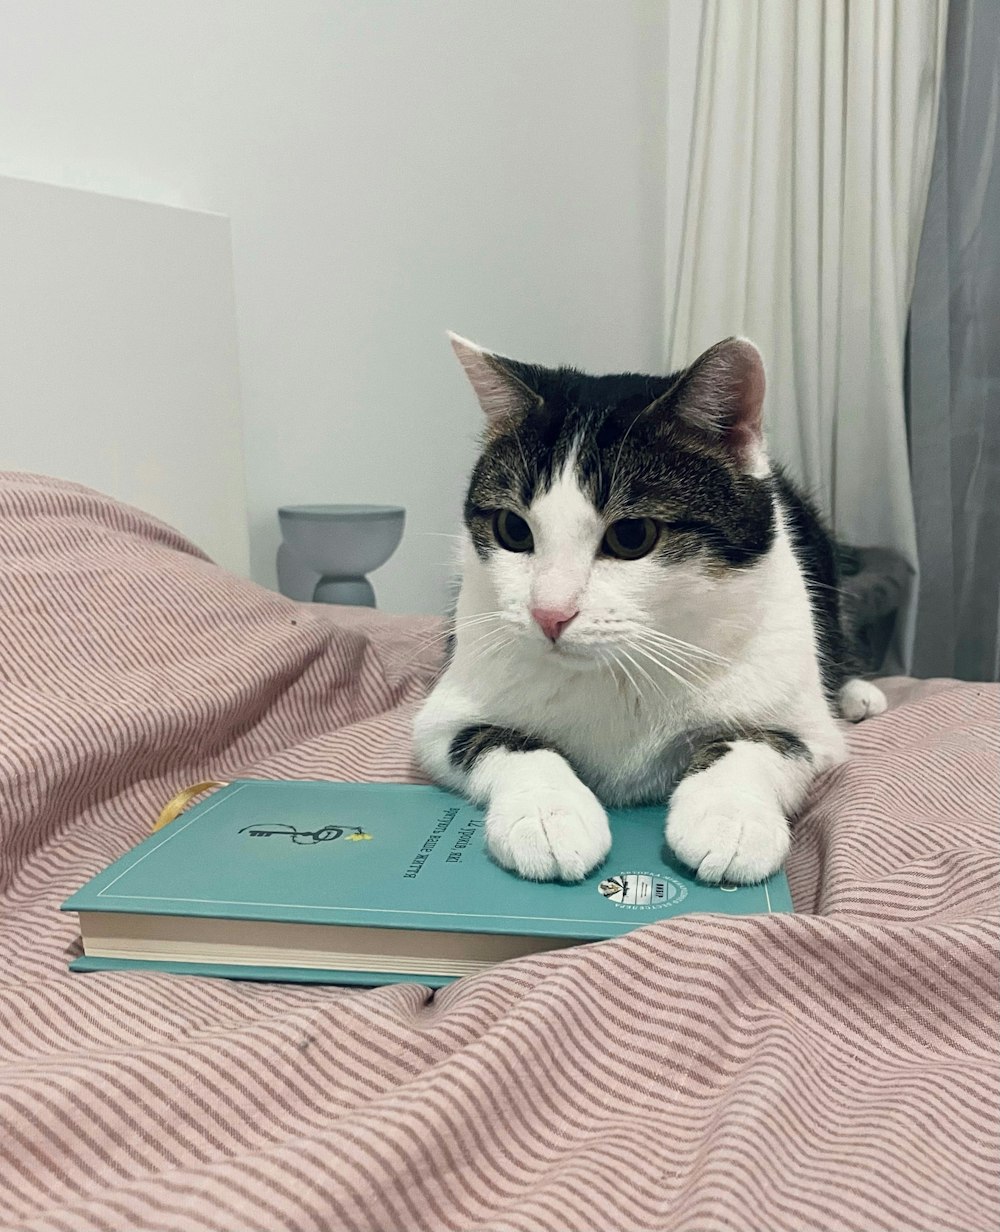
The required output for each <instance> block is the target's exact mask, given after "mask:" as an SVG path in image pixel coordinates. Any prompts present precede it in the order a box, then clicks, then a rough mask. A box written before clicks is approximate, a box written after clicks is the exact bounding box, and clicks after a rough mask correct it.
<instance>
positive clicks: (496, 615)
mask: <svg viewBox="0 0 1000 1232" xmlns="http://www.w3.org/2000/svg"><path fill="white" fill-rule="evenodd" d="M502 618H503V613H501V612H480V613H479V614H477V615H475V616H465V617H462V618H461V619H460V620H458V621H455V622H449V624H448V625H447V626H446V627H445V628H444V629H439V630H438V631H437V632H435V633H431V634H429V635H427V636H426V637H424V638H423V639H421V640H420V641H418V643H417V645H416V646H415V647H414V653H417V652H419V651H421V650H424V649H426V648H427V647H429V646H433V645H434V644H435V643H447V641H448V639H449V638H451V637H457V635H458V633H459V631H461V632H463V633H464V632H465V631H466V630H470V629H474V628H476V627H477V626H479V625H483V624H487V623H488V622H490V621H497V622H500V621H501V620H502Z"/></svg>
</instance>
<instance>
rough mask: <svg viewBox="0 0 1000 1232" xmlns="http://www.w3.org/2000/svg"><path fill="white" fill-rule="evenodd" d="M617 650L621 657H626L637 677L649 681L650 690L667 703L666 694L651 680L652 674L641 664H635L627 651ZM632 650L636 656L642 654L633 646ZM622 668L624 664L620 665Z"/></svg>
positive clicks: (622, 648) (621, 648)
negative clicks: (637, 674)
mask: <svg viewBox="0 0 1000 1232" xmlns="http://www.w3.org/2000/svg"><path fill="white" fill-rule="evenodd" d="M618 649H619V651H620V652H621V653H622V654H623V655H625V657H626V658H627V659H628V661H629V662H630V663H631V664H632V666H633V667H634V668H635V670H636V671H637V672H638V673H639V675H640V676H642V677H644V678H645V679H646V680H648V681H649V683H650V685H651V686H652V688H653V690H654V692H656V693H657V694H659V696H660V697H662V698H663V700H664V701H669V698H668V697H667V695H666V693H664V691H663V689H662V688H661V687H660V686H659V684H658V683H657V682H656V680H655V679H654V678H653V676H652V674H651V673H650V671H649V670H648V669H647V668H645V667H643V665H642V664H641V663H639V662H637V661H636V660H635V659H633V658H632V656H631V655H630V654H629V652H628V651H627V650H625V649H624V647H619V648H618ZM632 649H633V650H635V651H636V653H637V654H641V653H642V651H641V650H639V648H638V647H637V646H633V647H632ZM622 666H623V667H624V664H622ZM639 696H640V697H641V696H642V694H641V692H640V693H639Z"/></svg>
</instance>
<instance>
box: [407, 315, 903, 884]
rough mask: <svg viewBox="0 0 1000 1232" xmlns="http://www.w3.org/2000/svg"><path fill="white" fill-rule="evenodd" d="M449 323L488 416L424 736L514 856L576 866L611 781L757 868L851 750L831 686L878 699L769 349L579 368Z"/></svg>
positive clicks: (599, 848)
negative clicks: (513, 353) (791, 472)
mask: <svg viewBox="0 0 1000 1232" xmlns="http://www.w3.org/2000/svg"><path fill="white" fill-rule="evenodd" d="M452 345H453V346H454V348H455V351H456V353H457V355H458V358H459V360H460V361H461V363H462V365H463V367H464V368H465V371H466V373H467V374H468V377H469V379H470V381H471V382H472V386H473V388H474V389H475V391H476V394H477V395H478V398H479V401H480V404H481V406H482V409H483V411H484V412H485V415H486V435H485V440H484V444H483V451H482V454H481V456H480V458H479V460H478V462H477V463H476V466H475V469H474V471H473V474H472V479H471V482H470V484H469V490H468V496H467V498H466V503H465V529H466V534H465V537H464V550H463V559H462V585H461V592H460V596H459V600H458V607H457V611H456V614H455V621H454V639H453V648H452V653H451V657H450V661H449V662H448V665H447V667H446V669H445V671H444V673H443V675H442V676H441V678H440V680H439V681H438V683H437V685H436V686H435V688H434V690H433V692H432V693H431V695H430V697H429V698H428V700H427V702H426V703H425V705H424V706H423V708H422V710H421V711H420V713H419V715H418V717H417V720H416V724H415V729H414V735H415V748H416V751H417V755H418V757H419V759H420V761H421V762H422V764H423V765H424V766H425V767H426V769H427V770H428V772H429V773H430V774H431V775H432V776H433V777H434V778H435V779H437V780H438V781H439V782H440V783H442V784H444V785H446V786H448V787H451V788H453V789H455V790H457V791H459V792H461V793H463V794H464V795H466V796H468V797H469V798H471V799H472V800H474V801H476V802H478V803H481V804H483V805H484V806H485V807H486V810H487V813H486V841H487V844H488V846H489V849H490V851H491V853H492V854H493V856H494V858H495V859H496V860H497V861H498V862H499V863H500V864H502V865H504V866H506V867H507V868H509V869H512V870H513V871H515V872H517V873H519V874H520V875H521V876H522V877H530V878H535V879H538V880H548V879H564V880H578V879H579V878H582V877H584V876H586V875H587V873H589V872H590V871H591V870H592V869H593V868H595V867H596V866H597V865H599V864H600V863H601V862H602V861H603V860H604V859H605V857H606V856H607V855H608V852H609V850H610V848H611V841H612V836H611V832H610V828H609V826H608V820H607V816H606V814H605V811H604V806H605V805H625V804H636V803H640V802H641V803H649V802H662V803H663V804H664V806H665V808H666V813H665V818H666V840H667V843H668V845H669V847H670V848H671V849H672V850H673V852H674V853H675V855H676V856H677V857H678V858H679V859H680V860H682V861H683V862H684V863H685V864H687V865H689V866H690V867H691V868H693V869H695V870H696V871H697V874H698V876H699V877H701V878H703V879H705V880H706V881H720V880H725V881H730V882H753V881H758V880H760V879H762V878H765V877H767V876H769V875H770V874H771V873H773V872H774V871H775V870H776V869H777V868H779V867H780V866H781V864H782V862H783V861H784V859H785V856H786V854H787V851H788V845H789V827H788V818H789V817H790V816H791V815H792V814H794V812H795V811H796V810H797V809H798V808H799V806H800V805H801V804H802V802H803V800H804V799H805V796H806V794H807V792H808V790H809V786H810V784H811V783H812V781H813V779H814V778H815V777H816V775H817V774H819V773H821V772H822V771H823V770H825V769H827V768H828V767H830V766H833V765H834V764H836V763H837V762H839V761H841V760H842V759H843V758H844V756H845V741H844V736H843V733H842V731H841V728H840V726H839V724H838V715H837V710H838V709H839V712H840V714H841V715H842V716H843V717H845V718H848V719H852V720H857V719H860V718H864V717H865V716H866V715H868V714H877V713H879V712H881V711H882V710H884V709H885V705H886V703H885V698H884V697H883V695H882V694H881V693H880V692H879V690H878V689H877V688H875V686H874V685H872V684H869V683H867V682H865V681H863V680H860V679H858V678H856V677H853V676H851V675H850V672H849V669H848V667H847V658H848V656H847V648H846V644H845V640H844V636H843V633H842V631H841V624H840V614H839V611H838V592H837V589H836V585H837V578H836V568H835V553H834V547H833V544H832V542H831V540H830V537H829V535H828V534H827V532H826V530H825V529H824V527H823V525H822V523H821V521H820V519H819V517H818V515H817V513H816V511H815V510H814V509H813V507H812V506H811V505H810V504H809V502H808V501H807V500H805V499H804V498H803V497H802V496H801V495H800V494H799V493H798V492H797V491H796V490H795V488H794V487H793V486H792V484H791V483H790V482H789V480H788V479H787V478H786V477H785V476H784V475H783V473H782V472H781V471H780V470H779V469H777V468H776V467H775V466H773V465H772V463H771V462H770V461H769V459H768V455H767V451H766V448H765V443H764V437H763V433H762V427H761V423H762V411H763V403H764V386H765V381H764V367H763V363H762V361H761V357H760V354H759V353H758V351H757V349H756V348H755V347H754V346H753V344H752V343H750V342H747V341H746V340H744V339H738V338H730V339H727V340H726V341H724V342H720V343H718V344H717V345H716V346H714V347H712V348H711V350H709V351H707V352H706V353H705V354H704V355H702V356H701V357H700V358H699V359H697V360H696V361H695V362H694V363H693V364H692V365H691V367H690V368H688V369H687V370H686V371H684V372H677V373H673V374H672V375H670V376H666V377H652V376H639V375H634V374H626V375H621V376H602V377H591V376H586V375H584V374H582V373H580V372H577V371H574V370H573V369H569V368H559V369H545V368H540V367H536V366H534V365H528V364H523V363H518V362H516V361H514V360H510V359H507V358H505V357H502V356H498V355H494V354H491V353H490V352H487V351H484V350H483V349H481V348H480V347H478V346H475V345H474V344H473V343H471V342H467V341H466V340H464V339H462V338H458V337H456V336H452ZM668 805H669V807H667V806H668Z"/></svg>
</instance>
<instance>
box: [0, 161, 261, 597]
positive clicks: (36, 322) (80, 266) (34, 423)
mask: <svg viewBox="0 0 1000 1232" xmlns="http://www.w3.org/2000/svg"><path fill="white" fill-rule="evenodd" d="M0 220H2V225H0V374H2V375H0V424H2V425H3V427H2V431H0V470H18V471H35V472H41V473H43V474H50V475H56V476H57V477H59V478H69V479H74V480H76V481H77V482H78V483H85V484H87V485H88V486H89V487H92V488H98V489H99V490H100V491H102V492H107V493H109V494H110V495H112V496H115V497H117V498H118V499H119V500H123V501H126V502H128V503H129V504H131V505H138V506H139V507H140V508H143V509H146V510H148V511H149V512H150V513H152V514H155V515H156V517H158V518H161V519H162V520H163V521H164V522H167V523H168V524H169V525H171V526H175V527H177V529H178V530H180V531H181V532H182V533H183V534H185V535H187V536H188V537H189V538H191V539H194V540H195V541H196V542H197V543H199V544H200V545H201V546H202V548H203V549H204V550H205V551H206V552H208V553H209V555H210V556H211V557H212V558H213V559H214V560H217V561H218V562H219V563H220V564H222V565H225V566H226V567H227V568H228V569H232V570H234V571H235V572H237V573H242V574H244V575H245V574H246V572H247V570H248V567H249V545H248V540H247V505H246V480H245V474H244V465H243V444H242V427H241V422H240V401H239V363H238V359H237V353H236V320H235V310H234V298H233V267H232V255H231V244H230V238H229V223H228V221H227V220H226V219H225V218H223V217H221V215H219V214H203V213H196V212H195V211H193V210H179V209H176V208H174V207H172V206H164V205H150V204H147V203H145V202H138V201H129V200H125V199H123V198H121V197H109V196H106V195H104V194H102V193H93V192H81V191H80V190H79V189H75V188H61V187H53V186H52V185H49V184H35V183H32V182H31V181H28V180H17V179H10V178H7V177H4V176H0Z"/></svg>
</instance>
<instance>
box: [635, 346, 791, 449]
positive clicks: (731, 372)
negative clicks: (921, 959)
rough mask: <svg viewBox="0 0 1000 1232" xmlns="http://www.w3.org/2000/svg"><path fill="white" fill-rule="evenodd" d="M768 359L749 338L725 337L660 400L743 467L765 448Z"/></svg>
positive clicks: (664, 406)
mask: <svg viewBox="0 0 1000 1232" xmlns="http://www.w3.org/2000/svg"><path fill="white" fill-rule="evenodd" d="M765 386H766V381H765V378H764V361H763V359H762V358H761V354H760V351H758V350H757V348H756V347H755V346H754V344H753V343H752V342H751V341H750V340H749V339H748V338H726V339H725V340H724V341H723V342H717V343H716V344H715V346H713V347H709V349H708V350H707V351H706V352H705V353H704V354H703V355H701V356H699V357H698V359H696V360H695V361H694V363H693V364H692V365H691V367H690V368H688V369H687V371H686V372H684V373H683V375H682V376H681V377H680V379H679V380H678V381H677V382H676V383H675V384H674V385H673V386H672V387H671V388H670V389H669V390H668V392H667V393H666V394H664V395H663V396H662V397H661V398H658V399H657V401H656V402H654V403H653V404H652V405H651V406H650V407H648V408H647V410H648V411H652V410H654V409H655V408H657V407H662V409H664V410H666V409H667V408H668V407H669V409H670V411H671V418H672V419H674V420H676V421H677V422H679V423H681V424H683V425H684V426H686V427H687V428H689V429H691V430H693V431H694V432H696V433H697V434H698V435H700V436H702V437H707V438H708V439H709V440H710V441H712V442H713V443H715V444H718V445H720V446H721V447H722V448H723V449H725V451H726V452H727V453H729V454H730V455H731V456H732V457H733V458H734V459H735V460H736V461H737V462H739V463H740V464H741V465H743V466H753V465H754V463H755V462H756V461H757V460H758V458H759V456H760V454H761V451H762V448H763V430H762V419H763V410H764V389H765Z"/></svg>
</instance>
